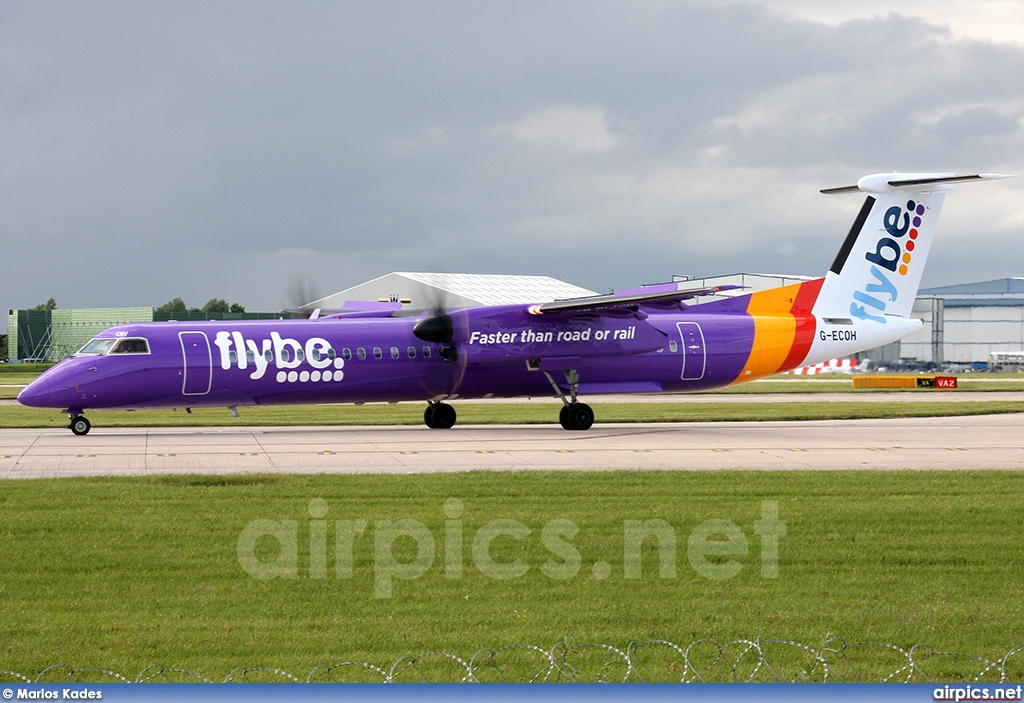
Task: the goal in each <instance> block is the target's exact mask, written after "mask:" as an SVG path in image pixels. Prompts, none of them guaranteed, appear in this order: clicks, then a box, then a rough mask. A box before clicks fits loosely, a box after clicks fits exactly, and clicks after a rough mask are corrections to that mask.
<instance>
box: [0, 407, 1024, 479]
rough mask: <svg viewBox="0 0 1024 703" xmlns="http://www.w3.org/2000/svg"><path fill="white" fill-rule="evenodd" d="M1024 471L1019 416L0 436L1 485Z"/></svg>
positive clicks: (1023, 424)
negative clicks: (197, 478) (472, 475)
mask: <svg viewBox="0 0 1024 703" xmlns="http://www.w3.org/2000/svg"><path fill="white" fill-rule="evenodd" d="M717 469H750V470H781V469H805V470H807V469H825V470H843V469H943V470H958V469H1005V470H1024V415H1021V414H1008V415H982V416H972V417H937V418H910V419H894V420H826V421H810V422H721V423H697V422H694V423H664V424H662V423H659V424H601V425H595V426H594V428H592V429H591V430H590V431H588V432H567V431H565V430H563V429H561V428H560V427H558V426H556V425H497V426H494V425H489V426H456V427H455V428H454V429H452V430H429V429H427V428H425V427H253V428H229V429H224V428H188V429H182V428H160V429H118V428H109V429H108V428H102V427H100V428H96V429H93V431H92V432H91V433H90V434H89V435H88V436H86V437H76V436H74V435H72V434H71V433H70V432H69V431H67V430H63V429H60V430H59V429H42V430H40V429H11V430H0V478H8V479H16V478H25V479H28V478H44V477H46V478H55V477H67V476H128V475H150V474H186V473H209V474H217V473H239V472H269V473H341V474H356V473H425V472H456V471H473V470H488V471H490V470H494V471H502V470H561V471H569V470H573V471H578V470H591V471H602V470H668V471H672V470H686V471H696V470H717Z"/></svg>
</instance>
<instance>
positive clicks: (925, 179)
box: [821, 173, 1015, 195]
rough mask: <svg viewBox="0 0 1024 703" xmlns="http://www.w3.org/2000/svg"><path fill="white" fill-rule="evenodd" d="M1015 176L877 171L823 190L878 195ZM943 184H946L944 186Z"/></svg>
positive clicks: (825, 191) (829, 192)
mask: <svg viewBox="0 0 1024 703" xmlns="http://www.w3.org/2000/svg"><path fill="white" fill-rule="evenodd" d="M1014 177H1015V176H1012V175H1007V174H1003V173H975V174H970V175H963V176H960V175H957V174H955V173H876V174H874V175H872V176H865V177H864V178H862V179H860V180H859V181H857V185H853V186H842V187H841V188H824V189H823V190H822V191H821V192H822V193H824V194H825V195H841V194H843V193H860V192H863V193H874V194H876V195H878V194H882V193H888V192H891V191H893V190H896V189H899V188H913V189H915V190H920V189H921V186H932V185H934V186H938V188H936V190H948V187H949V186H953V185H955V184H957V183H969V182H971V181H990V180H995V179H998V178H1014ZM942 186H946V187H945V188H943V187H942Z"/></svg>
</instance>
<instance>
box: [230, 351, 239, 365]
mask: <svg viewBox="0 0 1024 703" xmlns="http://www.w3.org/2000/svg"><path fill="white" fill-rule="evenodd" d="M228 358H229V359H230V360H231V363H232V364H236V363H238V352H236V351H235V350H234V349H232V350H231V351H230V352H228Z"/></svg>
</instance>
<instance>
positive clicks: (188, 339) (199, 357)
mask: <svg viewBox="0 0 1024 703" xmlns="http://www.w3.org/2000/svg"><path fill="white" fill-rule="evenodd" d="M178 339H179V340H180V341H181V353H182V356H183V359H184V364H185V366H184V371H183V374H182V381H181V394H182V395H206V394H207V393H209V392H210V387H211V386H212V385H213V355H212V354H211V353H210V340H209V338H207V336H206V333H205V332H179V333H178Z"/></svg>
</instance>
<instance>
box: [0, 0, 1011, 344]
mask: <svg viewBox="0 0 1024 703" xmlns="http://www.w3.org/2000/svg"><path fill="white" fill-rule="evenodd" d="M892 170H903V171H926V170H938V171H947V170H948V171H958V172H977V171H986V172H1003V173H1018V174H1020V173H1024V0H969V1H968V0H963V1H961V0H924V1H915V0H900V1H899V2H896V1H891V2H886V1H872V0H861V1H859V2H857V3H838V2H821V1H814V0H789V1H782V0H779V1H763V2H756V1H750V2H734V3H733V2H717V1H715V2H696V1H694V2H656V1H652V2H642V1H634V0H631V1H629V2H595V1H592V0H587V1H585V2H569V1H558V0H556V1H554V2H551V1H550V0H545V1H543V2H529V1H517V2H511V1H497V0H495V1H490V2H486V1H482V0H477V1H473V2H453V1H448V0H437V1H426V0H422V1H413V0H407V1H403V2H386V1H380V0H374V1H372V2H345V1H341V0H332V1H329V2H313V1H306V2H292V1H288V2H284V1H281V2H259V1H246V2H229V1H224V0H212V1H209V2H205V1H204V2H197V1H191V0H175V1H160V0H151V1H148V2H135V1H132V2H103V1H99V0H97V1H91V2H66V1H64V2H47V1H46V0H4V2H2V3H0V307H3V308H22V307H31V306H34V305H36V304H38V303H41V302H43V301H45V300H46V299H47V298H49V297H51V296H52V297H54V298H56V300H57V302H58V305H59V306H60V307H93V306H128V305H160V304H162V303H164V302H166V301H167V300H169V299H171V298H173V297H177V296H180V297H183V298H184V299H185V300H186V302H187V303H189V304H190V305H202V304H203V303H204V302H205V301H206V300H208V299H209V298H211V297H218V298H226V299H228V300H229V301H237V302H239V303H241V304H243V305H245V306H246V307H247V308H248V309H250V310H276V309H278V308H279V307H281V306H282V305H285V304H287V303H288V302H289V301H288V289H289V287H290V286H294V282H295V280H296V278H297V277H300V276H301V277H309V276H311V277H315V278H316V279H317V280H319V281H320V282H321V283H322V284H323V286H324V288H325V289H326V290H327V291H328V292H333V291H336V290H340V289H342V288H346V287H348V286H351V285H355V284H357V283H360V282H362V281H365V280H368V279H370V278H373V277H375V276H378V275H382V274H384V273H387V272H389V271H396V270H440V271H449V272H476V273H525V274H546V275H551V276H555V277H557V278H561V279H564V280H567V281H570V282H572V283H576V284H578V285H582V286H585V287H588V288H591V289H594V290H598V291H601V292H606V291H608V290H610V289H611V288H613V287H617V288H624V287H629V286H634V285H638V284H641V283H651V282H657V281H661V280H666V279H669V278H670V277H671V276H672V275H673V274H677V273H678V274H690V275H700V276H705V275H714V274H724V273H733V272H737V271H761V272H773V273H796V274H807V275H819V274H822V273H824V271H825V270H826V269H827V268H828V265H829V264H830V263H831V261H832V259H833V257H834V255H835V252H836V251H837V250H838V248H839V245H840V243H841V240H842V238H843V236H844V235H845V233H846V231H847V230H848V229H849V225H850V223H851V221H852V219H853V217H854V215H855V214H856V211H857V209H858V207H859V205H860V202H861V199H860V198H858V197H856V196H831V197H828V196H824V195H820V194H818V192H817V191H818V189H819V188H823V187H829V186H839V185H847V184H850V183H853V182H855V181H856V180H857V178H858V177H860V176H862V175H865V174H868V173H875V172H880V171H892ZM1011 275H1017V276H1020V275H1024V178H1020V179H1015V180H1011V181H1001V182H997V183H992V184H980V185H967V186H961V187H960V188H958V190H957V191H956V192H955V193H954V194H952V195H951V196H950V197H949V198H947V201H946V205H945V208H944V215H943V220H942V222H941V224H940V237H939V239H938V240H937V242H936V245H935V247H934V248H933V251H932V257H931V260H930V261H929V268H928V269H927V270H926V272H925V278H924V284H925V285H941V284H947V283H958V282H966V281H974V280H983V279H989V278H996V277H1002V276H1011ZM0 324H4V325H5V324H6V316H3V319H2V323H0Z"/></svg>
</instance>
